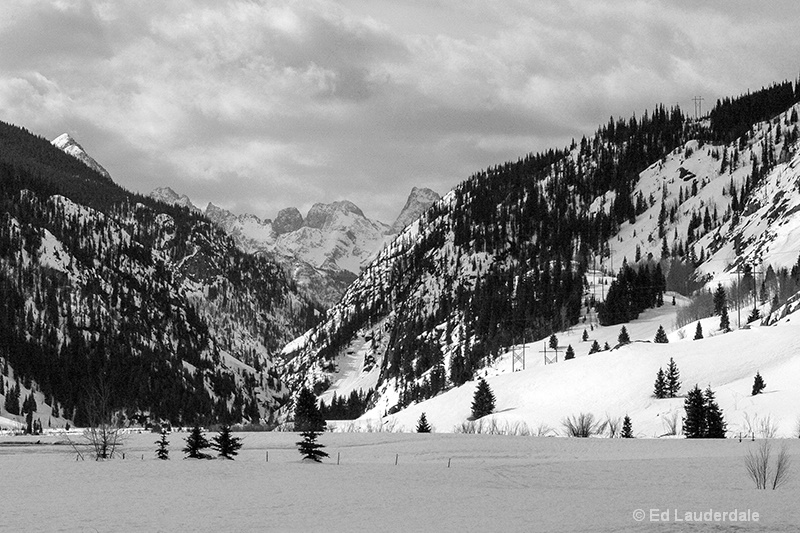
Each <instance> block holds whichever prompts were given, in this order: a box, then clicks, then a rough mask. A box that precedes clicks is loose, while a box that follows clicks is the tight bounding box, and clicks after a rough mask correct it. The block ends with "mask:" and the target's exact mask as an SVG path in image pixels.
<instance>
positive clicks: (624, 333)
mask: <svg viewBox="0 0 800 533" xmlns="http://www.w3.org/2000/svg"><path fill="white" fill-rule="evenodd" d="M617 342H618V343H619V344H628V343H630V342H631V337H630V335H628V329H627V328H626V327H625V326H622V329H620V330H619V336H618V337H617Z"/></svg>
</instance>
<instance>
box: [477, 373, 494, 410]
mask: <svg viewBox="0 0 800 533" xmlns="http://www.w3.org/2000/svg"><path fill="white" fill-rule="evenodd" d="M493 411H494V393H493V392H492V389H491V388H490V387H489V384H488V383H486V380H485V379H483V378H481V379H480V380H478V388H476V389H475V396H474V397H473V398H472V418H473V419H474V420H477V419H479V418H482V417H484V416H486V415H489V414H492V412H493Z"/></svg>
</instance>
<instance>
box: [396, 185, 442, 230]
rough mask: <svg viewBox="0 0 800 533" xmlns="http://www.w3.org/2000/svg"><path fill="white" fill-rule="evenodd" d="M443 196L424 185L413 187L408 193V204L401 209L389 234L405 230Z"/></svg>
mask: <svg viewBox="0 0 800 533" xmlns="http://www.w3.org/2000/svg"><path fill="white" fill-rule="evenodd" d="M440 198H441V196H439V193H437V192H436V191H433V190H431V189H426V188H424V187H413V188H412V189H411V194H409V195H408V200H406V205H405V206H404V207H403V209H402V210H401V211H400V214H399V215H398V216H397V218H396V219H395V221H394V223H393V224H392V226H391V228H389V231H388V232H387V234H390V235H394V234H397V233H400V232H401V231H403V228H405V227H406V226H408V225H409V224H411V223H412V222H413V221H415V220H416V219H418V218H419V217H420V215H422V213H424V212H425V211H427V210H428V208H429V207H430V206H431V205H433V204H434V203H436V202H437V201H439V199H440Z"/></svg>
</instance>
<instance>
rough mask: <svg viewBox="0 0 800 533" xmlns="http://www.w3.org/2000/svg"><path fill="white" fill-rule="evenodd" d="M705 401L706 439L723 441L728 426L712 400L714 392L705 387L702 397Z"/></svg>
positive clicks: (720, 410)
mask: <svg viewBox="0 0 800 533" xmlns="http://www.w3.org/2000/svg"><path fill="white" fill-rule="evenodd" d="M703 399H704V401H705V415H706V432H705V435H704V436H705V437H706V438H707V439H724V438H725V432H726V430H727V427H728V425H727V424H726V423H725V419H724V418H723V416H722V409H720V408H719V405H717V402H716V400H715V399H714V391H712V390H711V387H707V388H706V390H705V393H704V395H703Z"/></svg>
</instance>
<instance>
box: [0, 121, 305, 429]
mask: <svg viewBox="0 0 800 533" xmlns="http://www.w3.org/2000/svg"><path fill="white" fill-rule="evenodd" d="M0 220H2V222H1V223H0V294H2V298H0V324H2V326H1V327H0V359H2V370H3V377H2V378H0V381H2V382H3V383H2V385H3V388H2V389H0V394H2V395H4V401H3V404H2V406H3V408H4V411H5V412H6V413H7V414H10V415H22V414H26V413H25V411H30V410H31V409H36V410H37V411H36V413H38V414H35V418H42V419H47V418H50V419H51V422H52V421H56V422H58V421H59V420H60V421H62V422H60V423H63V421H64V419H69V420H72V421H73V422H74V423H76V424H82V423H85V422H86V417H87V407H88V405H87V402H89V401H90V400H91V398H92V396H93V394H94V393H95V392H96V391H98V390H106V391H110V393H111V394H110V400H109V401H110V402H111V404H112V405H111V406H110V407H111V408H113V409H115V410H120V411H123V412H124V413H125V414H126V415H127V416H128V418H131V419H133V418H137V419H139V420H143V419H147V418H149V419H150V420H151V421H158V420H165V421H171V422H173V423H190V422H195V421H199V422H213V421H242V420H249V421H252V422H258V421H259V419H260V418H265V417H268V416H269V415H270V413H271V411H272V410H273V409H274V408H275V407H276V406H277V405H278V404H279V403H280V401H282V399H283V398H284V396H285V395H287V394H288V391H287V390H286V389H285V388H284V386H283V384H282V383H281V380H280V379H279V378H278V375H277V373H276V370H275V367H274V364H273V362H272V355H273V354H274V353H275V352H276V351H277V349H279V348H280V347H281V346H282V345H283V344H285V343H286V342H287V341H288V340H290V339H291V338H293V337H294V336H296V335H297V334H299V333H300V332H302V331H303V330H304V329H306V328H308V327H310V326H311V325H313V323H314V320H315V315H316V314H317V313H318V311H317V310H316V309H315V308H314V307H313V306H312V305H311V304H310V303H309V302H308V301H306V299H305V298H303V297H301V296H300V295H298V294H297V292H296V288H295V287H294V285H293V284H292V283H291V282H290V281H288V280H287V277H286V275H285V273H284V272H283V270H281V269H280V268H279V267H277V266H276V265H275V264H274V263H272V262H271V261H269V260H267V259H264V258H260V257H254V256H251V255H248V254H245V253H242V252H240V251H239V250H238V249H237V248H236V246H235V245H234V244H233V242H232V241H231V239H230V238H229V237H227V236H226V235H225V234H224V233H223V232H222V231H221V230H220V229H218V228H217V227H216V226H215V225H213V224H212V223H210V222H209V221H208V220H206V219H205V218H203V217H201V216H198V215H197V214H194V213H192V212H190V211H188V210H186V209H180V208H177V207H174V206H169V205H166V204H163V203H160V202H157V201H155V200H153V199H150V198H147V197H144V196H139V195H134V194H131V193H129V192H128V191H126V190H124V189H122V188H121V187H119V186H117V185H116V184H114V183H113V182H112V181H110V180H109V179H107V178H105V177H103V176H101V175H100V174H98V173H97V172H95V171H93V170H92V169H90V168H88V167H87V166H85V165H84V164H83V163H81V162H80V161H78V160H77V159H75V158H73V157H72V156H70V155H67V154H65V153H64V152H62V151H61V150H59V149H57V148H55V147H53V146H51V144H50V143H49V142H48V141H47V140H45V139H42V138H40V137H37V136H34V135H32V134H30V133H29V132H27V131H25V130H24V129H21V128H17V127H15V126H11V125H8V124H4V123H0ZM28 397H32V398H33V399H34V401H33V403H32V404H31V402H30V401H24V400H27V398H28ZM37 404H38V405H37Z"/></svg>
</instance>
